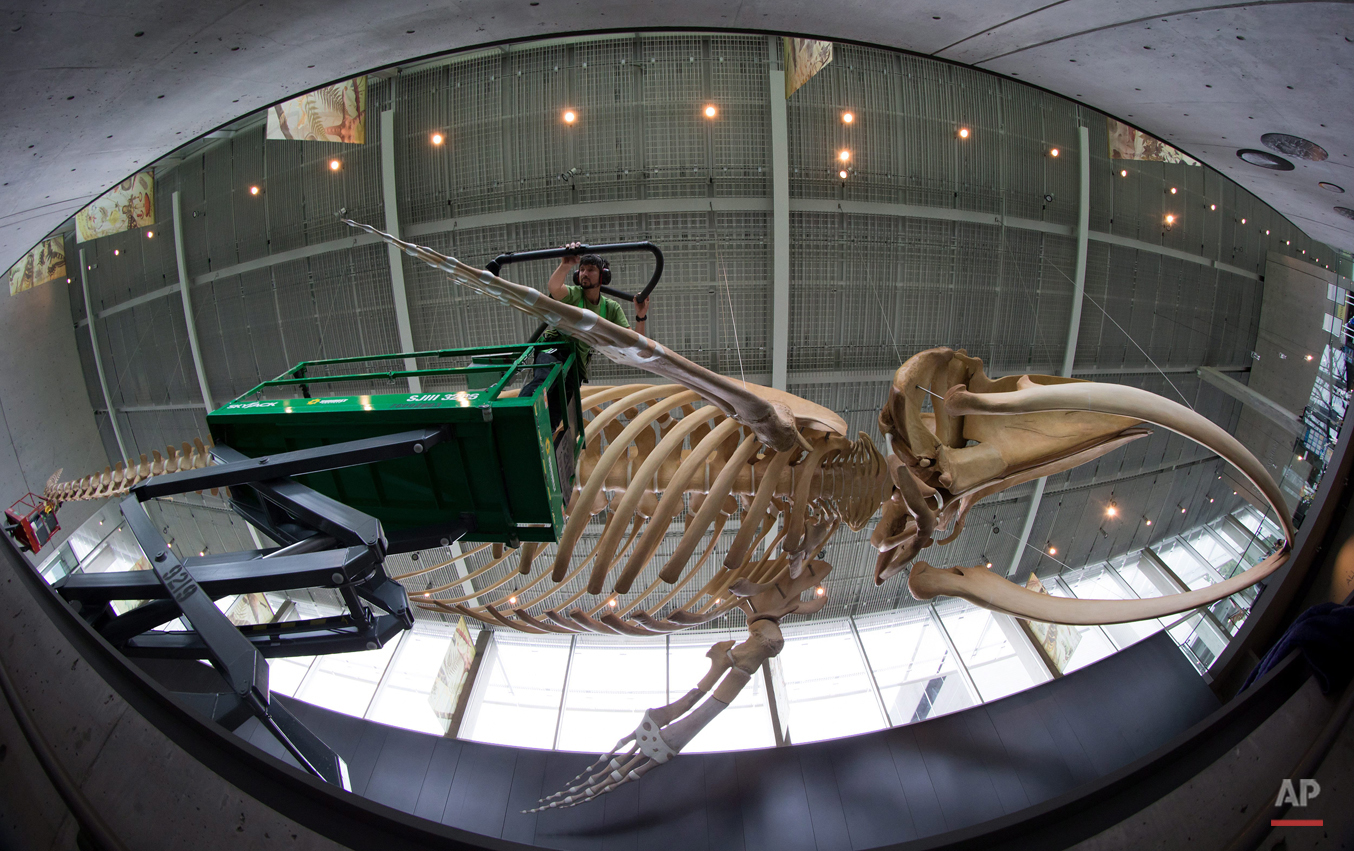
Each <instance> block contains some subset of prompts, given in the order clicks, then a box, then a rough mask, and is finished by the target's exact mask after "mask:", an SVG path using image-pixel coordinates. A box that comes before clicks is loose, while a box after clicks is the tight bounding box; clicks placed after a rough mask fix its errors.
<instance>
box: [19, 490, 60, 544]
mask: <svg viewBox="0 0 1354 851" xmlns="http://www.w3.org/2000/svg"><path fill="white" fill-rule="evenodd" d="M5 531H6V532H8V533H9V534H10V535H12V536H13V537H14V540H15V541H18V543H19V549H21V550H28V551H29V552H34V553H36V552H37V551H38V550H40V549H42V548H43V546H44V545H46V544H47V542H48V541H50V540H52V536H53V535H55V534H56V533H57V532H60V531H61V524H59V523H57V522H56V503H55V502H53V501H52V500H50V499H47V498H46V497H42V496H39V495H37V494H35V493H29V494H25V495H24V496H23V497H20V499H19V500H18V501H17V502H15V503H14V504H13V505H11V506H10V507H9V508H7V509H5Z"/></svg>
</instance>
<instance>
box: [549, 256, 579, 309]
mask: <svg viewBox="0 0 1354 851" xmlns="http://www.w3.org/2000/svg"><path fill="white" fill-rule="evenodd" d="M560 247H561V248H563V249H565V250H567V251H581V250H582V248H583V243H581V242H570V243H568V244H567V245H562V246H560ZM579 257H580V255H579V254H566V255H565V256H563V257H561V258H560V259H559V266H557V267H556V268H555V271H554V272H553V273H551V275H550V280H549V281H547V282H546V289H547V290H549V291H550V297H551V298H553V299H555V300H561V299H563V298H564V296H565V294H566V293H567V292H568V286H569V276H570V274H572V270H573V269H575V268H577V266H578V258H579Z"/></svg>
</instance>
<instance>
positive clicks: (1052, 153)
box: [1048, 148, 1058, 157]
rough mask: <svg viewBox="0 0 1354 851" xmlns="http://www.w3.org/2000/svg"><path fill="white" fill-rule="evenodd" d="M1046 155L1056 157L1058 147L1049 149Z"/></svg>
mask: <svg viewBox="0 0 1354 851" xmlns="http://www.w3.org/2000/svg"><path fill="white" fill-rule="evenodd" d="M1048 155H1049V156H1050V157H1056V156H1057V155H1058V149H1057V148H1054V149H1053V150H1051V151H1049V152H1048Z"/></svg>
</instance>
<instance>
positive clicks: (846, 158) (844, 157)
mask: <svg viewBox="0 0 1354 851" xmlns="http://www.w3.org/2000/svg"><path fill="white" fill-rule="evenodd" d="M837 159H839V160H841V161H842V162H844V163H849V162H851V152H850V151H847V150H843V151H842V152H841V153H839V154H837Z"/></svg>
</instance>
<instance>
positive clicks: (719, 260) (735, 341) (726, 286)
mask: <svg viewBox="0 0 1354 851" xmlns="http://www.w3.org/2000/svg"><path fill="white" fill-rule="evenodd" d="M715 265H716V266H718V267H719V271H720V274H721V275H723V276H724V295H725V296H727V297H728V300H729V323H730V324H732V325H733V348H734V351H736V352H737V353H738V375H739V377H741V378H742V379H743V389H744V390H746V389H747V386H748V376H747V373H746V372H744V371H743V344H742V343H741V342H739V340H738V320H737V319H736V318H734V315H733V291H732V290H730V289H729V272H728V270H727V269H725V268H724V260H723V259H722V258H720V256H719V235H718V234H716V235H715Z"/></svg>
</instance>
